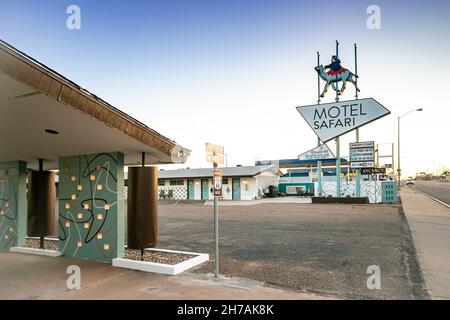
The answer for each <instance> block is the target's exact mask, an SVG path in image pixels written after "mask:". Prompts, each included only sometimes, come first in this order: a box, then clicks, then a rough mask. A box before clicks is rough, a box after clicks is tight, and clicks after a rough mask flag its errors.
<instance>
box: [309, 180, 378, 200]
mask: <svg viewBox="0 0 450 320" xmlns="http://www.w3.org/2000/svg"><path fill="white" fill-rule="evenodd" d="M317 188H318V183H317V182H315V183H314V189H315V194H318V189H317ZM330 195H331V196H333V197H336V182H323V183H322V196H324V197H327V196H330ZM381 195H382V192H381V181H361V197H368V198H369V202H370V203H381V202H382V197H381ZM340 196H341V197H346V196H351V197H356V183H355V182H354V181H341V195H340Z"/></svg>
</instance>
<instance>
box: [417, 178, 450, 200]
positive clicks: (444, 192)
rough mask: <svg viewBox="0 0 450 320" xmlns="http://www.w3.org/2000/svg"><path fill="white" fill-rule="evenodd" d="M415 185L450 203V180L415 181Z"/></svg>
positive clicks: (420, 189) (424, 191)
mask: <svg viewBox="0 0 450 320" xmlns="http://www.w3.org/2000/svg"><path fill="white" fill-rule="evenodd" d="M414 187H415V188H416V189H418V190H419V191H422V192H423V193H426V194H428V195H430V196H432V197H434V198H436V199H438V200H440V201H442V202H444V203H446V204H448V205H450V182H437V181H422V180H416V181H414Z"/></svg>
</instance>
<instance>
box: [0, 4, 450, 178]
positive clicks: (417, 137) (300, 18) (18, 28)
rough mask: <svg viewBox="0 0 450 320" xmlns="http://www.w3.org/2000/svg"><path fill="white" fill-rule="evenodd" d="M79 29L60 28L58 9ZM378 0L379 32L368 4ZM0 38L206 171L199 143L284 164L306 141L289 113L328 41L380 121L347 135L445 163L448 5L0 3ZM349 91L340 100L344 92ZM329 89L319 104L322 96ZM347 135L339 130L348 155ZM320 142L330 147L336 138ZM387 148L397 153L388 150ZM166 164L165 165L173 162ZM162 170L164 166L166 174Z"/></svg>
mask: <svg viewBox="0 0 450 320" xmlns="http://www.w3.org/2000/svg"><path fill="white" fill-rule="evenodd" d="M72 4H74V5H77V6H79V7H80V10H81V29H79V30H76V29H75V30H71V29H68V28H67V26H66V20H67V18H68V17H69V14H67V13H66V9H67V7H68V6H69V5H72ZM370 5H377V6H378V7H379V8H380V13H381V15H380V27H381V28H380V29H376V30H371V29H369V28H368V27H367V19H368V18H369V17H370V14H368V13H367V8H368V7H369V6H370ZM0 7H1V10H0V38H1V39H2V40H4V41H6V42H8V43H10V44H11V45H13V46H15V47H16V48H18V49H19V50H22V51H24V52H26V53H27V54H28V55H30V56H32V57H33V58H35V59H37V60H38V61H40V62H42V63H44V64H46V65H48V66H49V67H51V68H52V69H55V70H56V71H58V72H59V73H61V74H63V75H64V76H66V77H67V78H69V79H71V80H72V81H74V82H76V83H78V84H79V85H81V86H82V87H84V88H86V89H88V90H89V91H90V92H92V93H95V94H96V95H97V96H99V97H101V98H102V99H104V100H106V101H108V102H109V103H111V104H112V105H114V106H115V107H117V108H119V109H121V110H122V111H124V112H126V113H128V114H129V115H131V116H133V117H135V118H137V119H139V120H140V121H142V122H144V123H145V124H147V125H148V126H150V127H151V128H152V129H155V130H157V131H158V132H160V133H162V134H163V135H165V136H167V137H169V138H170V139H172V140H175V141H176V142H177V143H179V144H180V145H182V146H183V147H186V148H188V149H190V150H192V153H191V156H190V157H189V159H188V161H187V163H186V164H185V167H191V168H197V167H205V166H209V164H208V163H207V162H206V156H205V150H204V149H205V146H204V144H205V142H211V143H215V144H219V145H223V146H224V147H225V153H227V155H228V156H227V159H228V165H229V166H234V165H237V164H241V165H253V164H254V162H255V160H267V159H287V158H296V157H297V156H298V155H299V154H301V153H303V152H305V151H307V150H309V149H311V148H313V147H314V146H316V144H317V138H316V136H315V134H314V132H313V131H312V130H311V128H310V127H309V126H308V124H307V123H306V122H305V121H304V120H303V118H302V117H301V116H300V114H299V113H298V112H297V110H296V108H295V107H296V106H301V105H310V104H313V103H315V102H316V100H317V74H316V73H315V71H314V67H315V66H316V64H317V61H316V59H317V57H316V52H317V51H320V54H321V63H323V64H325V63H329V61H330V58H331V56H332V55H333V54H334V50H335V41H336V40H338V41H339V43H340V52H339V57H340V59H341V61H342V64H343V66H344V67H347V68H349V69H350V70H353V69H354V57H353V50H354V49H353V44H354V43H357V45H358V52H359V56H358V74H359V80H358V84H359V87H360V89H361V93H360V98H368V97H373V98H375V99H376V100H377V101H379V102H380V103H382V104H383V105H384V106H385V107H386V108H388V109H389V110H390V111H391V115H389V116H387V117H384V118H383V119H380V120H378V121H375V122H373V123H371V124H368V125H366V126H364V127H362V128H361V129H360V140H361V141H371V140H374V141H375V142H376V143H379V144H380V145H381V146H382V147H380V150H381V151H382V152H387V151H386V149H388V150H389V151H390V147H389V146H388V145H382V144H383V143H393V142H394V143H396V142H397V117H398V116H400V115H402V114H404V113H406V112H407V111H409V110H411V109H417V108H423V109H424V110H423V112H420V113H419V112H413V113H411V114H408V115H407V116H405V117H404V118H402V120H401V137H402V140H401V156H402V157H401V162H402V169H403V173H404V174H405V175H413V174H415V173H416V172H420V171H428V172H436V171H437V170H438V168H439V167H442V166H445V167H447V168H449V167H450V148H449V135H450V111H449V107H450V103H449V102H448V92H449V90H450V86H449V85H450V80H449V77H450V62H449V60H450V58H449V53H450V37H449V33H450V20H449V19H448V13H449V12H450V1H448V0H442V1H437V0H436V1H417V0H413V1H403V0H402V1H400V0H399V1H392V0H390V1H364V0H357V1H323V0H316V1H299V0H296V1H294V0H292V1H283V0H276V1H275V0H274V1H271V0H241V1H235V0H226V1H219V0H209V1H206V0H179V1H174V0H173V1H170V0H169V1H162V0H161V1H151V0H150V1H149V0H147V1H137V0H136V1H106V0H103V1H101V0H100V1H87V0H86V1H85V0H71V1H63V0H51V1H50V0H48V1H42V0H41V1H38V0H34V1H31V0H28V1H24V0H14V1H5V0H0ZM353 96H354V89H353V88H352V86H351V85H349V86H348V89H347V91H346V92H345V93H344V95H343V96H342V98H341V99H342V100H350V99H353ZM333 98H334V96H333V93H331V91H330V94H329V95H328V96H326V97H325V99H324V100H323V102H332V101H333ZM354 140H355V134H354V132H351V133H349V134H346V135H345V136H343V137H342V138H341V154H342V155H347V154H348V145H349V143H350V142H353V141H354ZM328 146H329V147H330V148H331V150H332V151H334V150H335V143H334V142H329V143H328ZM396 156H397V155H396ZM172 167H174V166H172ZM166 169H168V168H166Z"/></svg>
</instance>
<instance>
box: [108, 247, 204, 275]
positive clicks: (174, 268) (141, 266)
mask: <svg viewBox="0 0 450 320" xmlns="http://www.w3.org/2000/svg"><path fill="white" fill-rule="evenodd" d="M145 250H146V251H156V252H158V251H159V252H170V253H179V254H185V255H192V256H194V257H193V258H191V259H188V260H186V261H183V262H180V263H178V264H174V265H170V264H162V263H156V262H147V261H138V260H131V259H123V258H116V259H113V261H112V265H113V267H119V268H126V269H132V270H139V271H144V272H153V273H161V274H167V275H171V276H175V275H177V274H180V273H182V272H184V271H186V270H189V269H191V268H193V267H195V266H198V265H200V264H202V263H203V262H206V261H208V260H209V255H208V254H204V253H193V252H184V251H174V250H166V249H145Z"/></svg>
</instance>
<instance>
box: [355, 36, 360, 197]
mask: <svg viewBox="0 0 450 320" xmlns="http://www.w3.org/2000/svg"><path fill="white" fill-rule="evenodd" d="M355 81H356V86H355V99H356V100H358V90H357V89H356V88H357V87H358V47H357V46H356V43H355ZM356 142H359V128H356ZM355 184H356V197H358V198H359V197H361V170H360V169H356V181H355Z"/></svg>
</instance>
